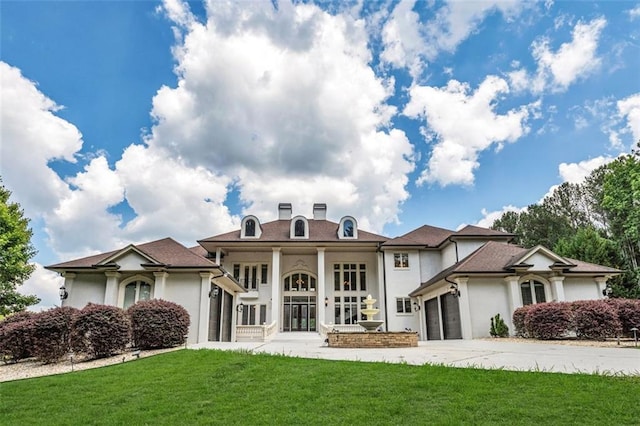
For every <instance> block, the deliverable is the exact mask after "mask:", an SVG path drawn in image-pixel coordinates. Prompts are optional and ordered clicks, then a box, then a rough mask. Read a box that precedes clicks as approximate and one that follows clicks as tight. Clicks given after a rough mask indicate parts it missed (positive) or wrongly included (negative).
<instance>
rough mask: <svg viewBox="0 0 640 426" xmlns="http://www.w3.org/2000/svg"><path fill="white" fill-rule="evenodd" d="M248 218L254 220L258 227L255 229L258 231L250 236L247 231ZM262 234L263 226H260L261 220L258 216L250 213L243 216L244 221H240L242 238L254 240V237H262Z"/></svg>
mask: <svg viewBox="0 0 640 426" xmlns="http://www.w3.org/2000/svg"><path fill="white" fill-rule="evenodd" d="M248 220H253V221H254V222H255V225H256V229H255V231H256V233H255V235H253V236H248V235H246V233H245V232H246V230H247V228H246V224H247V221H248ZM261 235H262V226H260V220H258V218H257V217H255V216H253V215H249V216H245V217H243V218H242V222H241V223H240V238H242V239H248V240H252V239H258V238H260V236H261Z"/></svg>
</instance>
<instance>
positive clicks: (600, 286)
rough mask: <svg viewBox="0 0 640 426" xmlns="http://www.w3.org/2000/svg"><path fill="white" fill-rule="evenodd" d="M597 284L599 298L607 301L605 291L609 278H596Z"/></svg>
mask: <svg viewBox="0 0 640 426" xmlns="http://www.w3.org/2000/svg"><path fill="white" fill-rule="evenodd" d="M594 279H595V281H596V284H597V286H598V298H599V299H606V298H607V296H605V295H604V294H603V292H604V290H605V289H606V288H607V277H595V278H594Z"/></svg>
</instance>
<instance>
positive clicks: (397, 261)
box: [393, 253, 409, 268]
mask: <svg viewBox="0 0 640 426" xmlns="http://www.w3.org/2000/svg"><path fill="white" fill-rule="evenodd" d="M393 267H394V268H408V267H409V253H394V254H393Z"/></svg>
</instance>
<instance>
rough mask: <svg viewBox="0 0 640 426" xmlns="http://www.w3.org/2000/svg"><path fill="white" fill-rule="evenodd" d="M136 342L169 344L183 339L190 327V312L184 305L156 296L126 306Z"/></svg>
mask: <svg viewBox="0 0 640 426" xmlns="http://www.w3.org/2000/svg"><path fill="white" fill-rule="evenodd" d="M127 314H128V315H129V318H130V319H131V330H132V337H133V344H134V346H136V347H138V348H140V349H157V348H170V347H173V346H178V345H181V344H183V343H184V341H185V337H186V335H187V333H188V331H189V324H190V322H191V321H190V318H189V313H188V312H187V310H186V309H185V308H183V307H182V306H180V305H178V304H176V303H173V302H168V301H166V300H160V299H153V300H145V301H140V302H138V303H136V304H135V305H133V306H131V307H130V308H129V309H128V310H127Z"/></svg>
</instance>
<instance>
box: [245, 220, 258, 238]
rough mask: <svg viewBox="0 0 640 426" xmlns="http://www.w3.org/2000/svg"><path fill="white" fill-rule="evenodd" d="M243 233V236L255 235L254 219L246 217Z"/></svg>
mask: <svg viewBox="0 0 640 426" xmlns="http://www.w3.org/2000/svg"><path fill="white" fill-rule="evenodd" d="M244 226H245V229H244V235H245V237H255V236H256V221H255V220H253V219H248V220H247V221H246V222H245V224H244Z"/></svg>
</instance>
